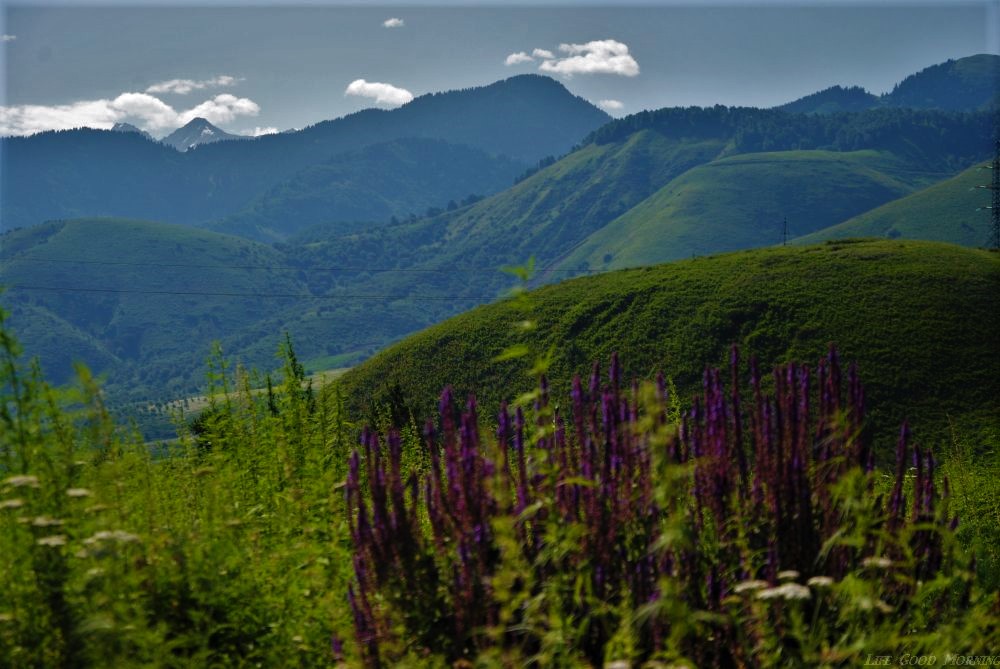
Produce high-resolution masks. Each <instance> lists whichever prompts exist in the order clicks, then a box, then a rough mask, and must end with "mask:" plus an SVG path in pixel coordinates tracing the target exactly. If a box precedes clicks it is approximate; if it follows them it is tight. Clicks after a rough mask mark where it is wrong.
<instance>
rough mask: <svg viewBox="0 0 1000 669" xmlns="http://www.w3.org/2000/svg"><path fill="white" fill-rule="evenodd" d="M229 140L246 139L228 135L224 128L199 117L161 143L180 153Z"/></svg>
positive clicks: (240, 136)
mask: <svg viewBox="0 0 1000 669" xmlns="http://www.w3.org/2000/svg"><path fill="white" fill-rule="evenodd" d="M229 139H244V137H243V136H242V135H233V134H231V133H228V132H226V131H225V130H223V129H222V128H219V127H217V126H214V125H212V124H211V123H210V122H209V121H208V119H205V118H201V117H200V116H199V117H197V118H193V119H191V120H190V121H188V122H187V123H186V124H184V125H183V126H181V127H180V128H178V129H177V130H174V131H173V132H172V133H170V134H169V135H167V136H166V137H164V138H163V139H162V140H160V141H161V142H163V143H164V144H167V145H168V146H172V147H174V148H175V149H177V150H178V151H187V150H188V149H191V148H194V147H196V146H198V145H199V144H211V143H212V142H221V141H223V140H229Z"/></svg>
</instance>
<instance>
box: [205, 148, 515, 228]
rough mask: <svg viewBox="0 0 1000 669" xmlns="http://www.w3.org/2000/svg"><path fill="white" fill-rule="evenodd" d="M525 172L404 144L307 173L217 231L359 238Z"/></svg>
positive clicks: (467, 154)
mask: <svg viewBox="0 0 1000 669" xmlns="http://www.w3.org/2000/svg"><path fill="white" fill-rule="evenodd" d="M522 168H523V165H522V164H521V163H517V162H514V161H512V160H509V159H507V158H505V157H493V156H491V155H489V154H488V153H486V152H485V151H482V150H480V149H473V148H470V147H468V146H462V145H456V144H449V143H447V142H444V141H442V140H438V139H416V138H411V139H399V140H394V141H392V142H386V143H383V144H375V145H372V146H368V147H365V148H364V149H360V150H358V151H351V152H349V153H344V154H340V155H338V156H336V157H334V158H332V159H330V160H328V161H326V162H323V163H320V164H319V165H313V166H312V167H307V168H306V169H304V170H303V171H301V172H299V173H298V174H296V175H295V176H294V177H293V178H292V179H290V180H288V181H285V182H283V183H281V184H278V185H277V186H274V187H273V188H271V189H269V190H268V191H267V192H266V193H264V194H263V195H261V196H260V197H258V198H256V199H255V200H254V201H253V202H252V203H251V204H250V205H249V206H248V207H246V208H245V209H243V210H242V211H240V212H238V213H236V214H233V215H231V216H228V217H226V218H225V219H223V220H221V221H220V222H218V223H216V224H213V225H212V226H211V228H212V229H213V230H216V231H217V232H225V233H229V234H234V235H240V236H242V237H249V238H251V239H258V240H261V241H274V240H283V239H285V238H287V237H289V236H290V235H294V234H296V233H298V232H301V231H302V230H305V229H306V228H309V227H312V226H315V225H319V224H330V225H329V226H328V229H329V230H330V231H333V232H337V233H348V232H354V231H356V230H358V229H360V228H363V227H372V226H373V225H376V224H382V223H386V222H388V221H389V219H390V218H392V217H398V218H407V217H408V216H409V215H411V214H423V213H424V212H425V211H426V210H428V209H430V208H433V207H436V206H439V205H440V206H441V208H442V209H446V208H449V207H450V208H451V209H454V208H456V207H457V206H458V205H457V203H456V200H460V198H459V196H458V194H463V197H465V196H468V195H474V194H479V193H493V192H496V191H499V190H502V189H503V188H504V187H506V186H508V185H509V184H510V183H511V181H512V179H513V178H514V176H515V175H516V174H517V173H518V172H519V171H520V170H521V169H522ZM373 222H375V223H373Z"/></svg>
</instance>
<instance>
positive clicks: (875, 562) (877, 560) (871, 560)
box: [861, 557, 892, 569]
mask: <svg viewBox="0 0 1000 669" xmlns="http://www.w3.org/2000/svg"><path fill="white" fill-rule="evenodd" d="M861 565H862V566H864V567H870V568H873V569H888V568H889V567H891V566H892V560H890V559H889V558H887V557H866V558H865V559H864V560H862V561H861Z"/></svg>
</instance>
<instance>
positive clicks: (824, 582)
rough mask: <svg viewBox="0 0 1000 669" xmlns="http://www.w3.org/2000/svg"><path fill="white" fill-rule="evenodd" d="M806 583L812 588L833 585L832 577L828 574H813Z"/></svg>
mask: <svg viewBox="0 0 1000 669" xmlns="http://www.w3.org/2000/svg"><path fill="white" fill-rule="evenodd" d="M806 584H807V585H811V586H812V587H814V588H829V587H830V586H831V585H833V579H832V578H830V577H829V576H813V577H812V578H810V579H809V580H808V581H806Z"/></svg>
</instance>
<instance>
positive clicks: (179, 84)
mask: <svg viewBox="0 0 1000 669" xmlns="http://www.w3.org/2000/svg"><path fill="white" fill-rule="evenodd" d="M240 81H243V79H240V78H237V77H232V76H230V75H228V74H220V75H219V76H217V77H212V78H211V79H198V80H195V79H170V80H168V81H161V82H160V83H158V84H153V85H152V86H150V87H149V88H147V89H146V92H147V93H177V94H178V95H187V94H188V93H190V92H191V91H200V90H202V89H204V88H218V87H224V86H233V85H235V84H236V83H238V82H240Z"/></svg>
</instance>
